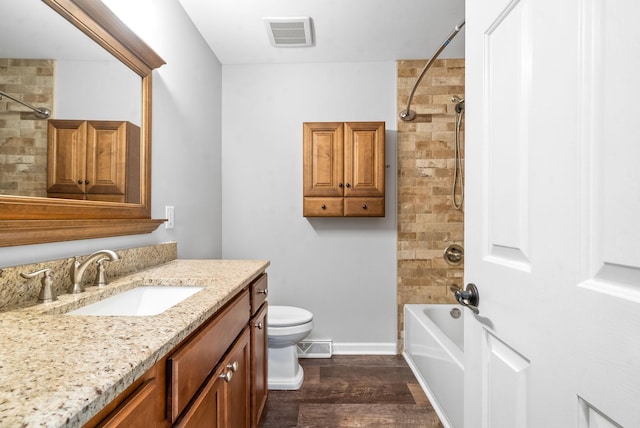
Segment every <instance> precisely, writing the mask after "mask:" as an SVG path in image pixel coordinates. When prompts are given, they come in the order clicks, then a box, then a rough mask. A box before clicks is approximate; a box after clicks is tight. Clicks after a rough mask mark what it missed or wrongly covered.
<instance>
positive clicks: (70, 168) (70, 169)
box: [47, 120, 87, 199]
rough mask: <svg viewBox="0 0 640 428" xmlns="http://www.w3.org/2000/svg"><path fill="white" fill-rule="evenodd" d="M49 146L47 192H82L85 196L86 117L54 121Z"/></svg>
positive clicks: (50, 129) (52, 121)
mask: <svg viewBox="0 0 640 428" xmlns="http://www.w3.org/2000/svg"><path fill="white" fill-rule="evenodd" d="M48 132H49V137H48V146H47V163H48V167H47V192H48V193H65V194H70V195H73V194H78V195H79V196H77V197H74V196H71V197H73V198H80V199H82V194H84V192H85V180H86V174H85V171H86V159H87V153H86V147H87V123H86V122H85V121H82V120H50V121H49V130H48Z"/></svg>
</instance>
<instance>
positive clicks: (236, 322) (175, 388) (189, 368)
mask: <svg viewBox="0 0 640 428" xmlns="http://www.w3.org/2000/svg"><path fill="white" fill-rule="evenodd" d="M249 303H250V300H249V291H248V290H245V291H243V292H242V293H241V294H240V295H239V296H238V297H236V298H235V299H234V300H233V301H232V302H231V303H229V304H228V305H227V306H226V307H225V308H224V309H222V310H221V311H219V312H218V315H216V316H215V317H214V318H213V319H212V320H211V321H209V322H208V323H206V324H205V325H204V327H203V328H202V329H200V330H199V331H198V332H197V333H195V335H194V336H193V337H192V338H191V339H188V341H187V342H186V343H184V344H183V345H182V346H180V348H179V349H178V350H177V351H176V352H174V353H173V354H172V355H171V356H170V357H169V358H168V359H167V370H168V373H167V378H168V388H169V390H168V393H167V400H168V404H167V405H168V411H169V415H168V417H169V421H171V423H174V422H175V421H176V420H177V419H178V416H180V414H181V413H182V411H183V410H184V409H185V408H186V407H187V405H188V404H189V401H190V400H191V399H192V398H193V397H194V395H195V394H196V392H197V391H198V389H199V388H200V387H201V386H202V384H203V383H204V381H205V380H206V379H207V377H208V376H209V374H210V373H211V371H212V370H213V369H214V368H215V367H216V365H217V364H218V362H219V361H220V360H221V359H222V357H223V356H224V354H225V352H226V351H227V350H228V349H229V347H230V346H231V344H232V343H233V342H234V340H235V339H236V337H238V335H239V334H240V333H241V332H242V329H243V328H244V327H245V326H246V325H247V323H248V322H249Z"/></svg>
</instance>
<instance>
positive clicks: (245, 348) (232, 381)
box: [174, 328, 250, 428]
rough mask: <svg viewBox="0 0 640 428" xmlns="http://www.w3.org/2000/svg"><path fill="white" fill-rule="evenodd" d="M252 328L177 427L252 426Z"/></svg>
mask: <svg viewBox="0 0 640 428" xmlns="http://www.w3.org/2000/svg"><path fill="white" fill-rule="evenodd" d="M249 416H250V413H249V329H248V328H245V329H244V331H243V333H242V334H241V335H240V337H238V340H237V341H236V343H235V344H234V345H233V347H232V348H231V350H230V351H229V353H228V354H227V357H226V358H225V359H224V360H222V362H221V363H220V364H219V365H218V366H217V367H216V370H215V371H214V372H213V375H212V376H211V377H209V379H208V380H207V382H206V383H205V385H204V387H203V388H202V389H201V390H200V392H199V393H198V394H197V395H196V396H195V398H194V400H193V402H192V403H191V404H190V406H189V408H188V409H187V411H186V412H185V413H184V415H183V416H182V417H181V418H180V419H179V420H178V421H177V422H176V424H175V425H174V426H175V427H176V428H217V427H220V428H249Z"/></svg>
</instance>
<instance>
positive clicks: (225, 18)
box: [179, 0, 464, 64]
mask: <svg viewBox="0 0 640 428" xmlns="http://www.w3.org/2000/svg"><path fill="white" fill-rule="evenodd" d="M179 1H180V3H181V4H182V6H183V7H184V9H185V11H186V12H187V14H188V15H189V16H190V17H191V19H192V21H193V22H194V24H195V25H196V27H197V28H198V30H199V31H200V33H201V34H202V36H203V37H204V39H205V40H206V42H207V43H208V44H209V46H210V47H211V49H212V50H213V52H215V54H216V56H217V57H218V59H219V60H220V62H221V63H222V64H269V63H311V62H361V61H374V62H375V61H395V60H399V59H427V58H429V57H430V56H431V55H432V54H433V53H434V52H435V50H436V49H437V48H438V47H440V45H441V44H442V42H443V41H444V40H445V39H446V38H447V36H448V35H449V34H450V33H451V31H452V30H453V28H454V27H455V26H456V25H457V24H458V23H460V22H461V21H462V20H464V0H179ZM303 16H308V17H310V18H311V21H312V35H313V38H314V44H313V46H311V47H284V48H276V47H273V46H272V45H271V43H270V41H269V37H268V34H267V27H266V25H265V24H264V22H263V18H264V17H283V18H291V17H303ZM462 57H464V29H463V30H462V31H461V32H460V34H458V35H457V36H456V38H455V39H454V41H453V42H452V43H451V44H450V45H449V46H448V47H447V49H445V51H444V52H443V53H442V54H441V55H440V58H462Z"/></svg>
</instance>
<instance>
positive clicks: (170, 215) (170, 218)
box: [164, 205, 174, 229]
mask: <svg viewBox="0 0 640 428" xmlns="http://www.w3.org/2000/svg"><path fill="white" fill-rule="evenodd" d="M164 215H165V218H166V219H167V221H166V222H165V223H164V227H165V229H173V227H174V211H173V207H172V206H169V205H167V206H165V207H164Z"/></svg>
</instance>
